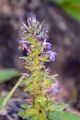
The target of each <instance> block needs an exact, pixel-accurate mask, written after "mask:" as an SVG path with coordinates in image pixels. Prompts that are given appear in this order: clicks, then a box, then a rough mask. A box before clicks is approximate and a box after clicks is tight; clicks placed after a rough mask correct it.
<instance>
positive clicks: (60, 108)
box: [51, 103, 68, 111]
mask: <svg viewBox="0 0 80 120" xmlns="http://www.w3.org/2000/svg"><path fill="white" fill-rule="evenodd" d="M51 107H52V110H54V111H63V110H64V109H65V108H68V105H67V104H58V103H54V104H53V105H52V106H51Z"/></svg>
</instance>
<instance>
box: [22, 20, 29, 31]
mask: <svg viewBox="0 0 80 120" xmlns="http://www.w3.org/2000/svg"><path fill="white" fill-rule="evenodd" d="M22 25H23V26H24V28H25V29H26V30H27V32H29V31H30V30H29V27H28V26H27V25H26V24H25V22H22Z"/></svg>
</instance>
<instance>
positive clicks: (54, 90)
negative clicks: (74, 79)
mask: <svg viewBox="0 0 80 120" xmlns="http://www.w3.org/2000/svg"><path fill="white" fill-rule="evenodd" d="M52 92H55V93H57V94H59V93H60V88H59V87H57V88H54V89H51V90H49V91H48V92H47V93H48V94H50V93H52Z"/></svg>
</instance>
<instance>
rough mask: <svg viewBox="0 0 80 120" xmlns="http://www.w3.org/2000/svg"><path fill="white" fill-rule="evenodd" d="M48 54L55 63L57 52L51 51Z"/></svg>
mask: <svg viewBox="0 0 80 120" xmlns="http://www.w3.org/2000/svg"><path fill="white" fill-rule="evenodd" d="M46 54H48V55H49V59H50V60H51V61H54V60H55V56H56V53H55V52H53V51H51V50H49V51H48V52H46Z"/></svg>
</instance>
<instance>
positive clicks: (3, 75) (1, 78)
mask: <svg viewBox="0 0 80 120" xmlns="http://www.w3.org/2000/svg"><path fill="white" fill-rule="evenodd" d="M19 75H20V73H19V72H18V71H16V70H14V69H4V70H1V71H0V83H3V82H5V81H7V80H10V79H11V78H13V77H15V76H19Z"/></svg>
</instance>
